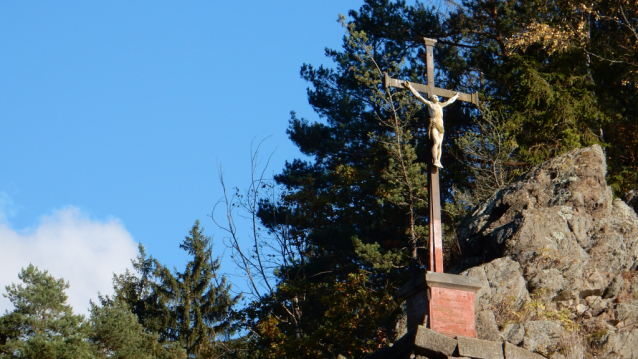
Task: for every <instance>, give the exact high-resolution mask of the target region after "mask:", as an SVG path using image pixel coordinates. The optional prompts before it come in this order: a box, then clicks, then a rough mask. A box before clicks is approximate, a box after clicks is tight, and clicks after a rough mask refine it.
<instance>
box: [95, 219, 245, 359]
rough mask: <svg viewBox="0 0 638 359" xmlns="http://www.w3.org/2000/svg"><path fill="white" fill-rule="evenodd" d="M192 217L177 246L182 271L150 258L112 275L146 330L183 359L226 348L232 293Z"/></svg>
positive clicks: (118, 297)
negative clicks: (181, 255)
mask: <svg viewBox="0 0 638 359" xmlns="http://www.w3.org/2000/svg"><path fill="white" fill-rule="evenodd" d="M203 231H204V230H203V228H200V223H199V221H196V222H195V224H194V225H193V227H192V228H191V230H190V231H189V235H188V236H186V238H185V239H184V241H183V242H182V243H181V244H180V248H181V249H183V250H185V251H186V252H187V253H188V254H189V255H190V256H191V260H190V261H189V262H188V263H186V268H185V269H184V271H183V272H180V271H178V270H177V269H175V270H173V271H171V270H170V269H168V268H167V267H166V266H164V265H162V264H161V263H160V262H158V261H157V260H156V259H154V258H153V257H152V256H151V257H147V256H146V253H145V251H144V248H143V247H141V246H140V254H139V256H138V258H137V259H136V260H134V261H133V267H134V269H135V271H136V272H137V275H136V274H133V273H130V272H127V273H125V274H123V275H119V276H116V277H115V278H114V287H115V295H114V297H113V298H107V299H108V300H109V301H111V302H117V303H122V304H124V305H126V307H127V308H128V309H129V310H130V311H131V312H132V313H133V314H135V315H136V316H137V317H138V319H139V322H140V324H141V325H142V326H143V327H144V328H145V330H146V331H147V332H151V333H158V334H159V342H160V343H163V345H169V346H170V345H173V344H176V345H178V346H180V347H181V348H183V349H184V350H185V351H186V353H187V355H188V357H193V358H207V357H210V356H217V355H220V354H228V353H229V352H232V351H233V350H234V349H233V340H232V336H233V334H234V333H235V325H234V324H235V320H236V316H235V310H234V306H235V305H236V303H237V301H238V297H237V296H233V295H231V293H230V284H228V283H227V281H226V278H225V277H224V276H221V277H220V276H218V270H219V266H220V264H219V259H217V260H215V259H213V256H212V243H211V238H210V237H208V236H205V235H204V232H203Z"/></svg>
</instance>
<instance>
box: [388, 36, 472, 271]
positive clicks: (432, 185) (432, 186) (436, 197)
mask: <svg viewBox="0 0 638 359" xmlns="http://www.w3.org/2000/svg"><path fill="white" fill-rule="evenodd" d="M424 40H425V48H426V66H427V85H422V84H415V83H412V82H410V85H411V86H412V87H413V88H414V89H415V90H417V91H418V92H419V93H421V95H422V96H423V97H424V98H428V95H431V94H434V95H437V96H441V97H452V96H454V94H456V92H455V91H451V90H446V89H442V88H438V87H435V86H434V52H433V49H432V48H433V46H434V44H436V40H434V39H428V38H424ZM404 82H405V81H403V80H397V79H393V78H391V77H390V76H388V74H385V78H384V86H385V88H386V89H389V88H390V87H396V88H400V89H403V88H404V87H403V83H404ZM458 99H459V100H461V101H464V102H470V103H473V104H475V105H476V106H478V105H479V99H478V92H474V93H473V94H466V93H461V94H459V97H458ZM429 162H430V163H428V173H429V176H428V178H429V181H428V192H429V195H430V206H429V207H430V223H429V225H430V268H429V270H430V271H432V272H439V273H443V235H442V233H441V192H440V189H439V168H438V167H436V166H434V165H433V164H432V161H429Z"/></svg>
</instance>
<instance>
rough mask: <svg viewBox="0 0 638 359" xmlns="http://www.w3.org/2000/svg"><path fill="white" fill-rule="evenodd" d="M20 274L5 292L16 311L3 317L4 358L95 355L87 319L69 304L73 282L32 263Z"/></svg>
mask: <svg viewBox="0 0 638 359" xmlns="http://www.w3.org/2000/svg"><path fill="white" fill-rule="evenodd" d="M18 277H19V278H20V280H21V281H22V282H23V284H18V285H16V284H15V283H14V284H12V285H10V286H7V287H6V291H7V293H6V294H3V295H4V296H5V297H6V298H9V300H10V301H11V303H12V304H13V306H14V310H13V311H11V312H7V313H5V315H3V316H2V318H0V357H3V358H91V357H92V351H91V347H90V345H89V343H88V342H87V341H86V340H85V339H86V333H87V330H86V328H85V327H84V326H83V321H84V318H83V316H81V315H74V314H73V311H72V309H71V306H69V305H68V304H66V300H67V296H66V294H65V293H64V291H65V290H66V289H68V288H69V284H68V283H67V282H65V281H64V280H63V279H58V280H56V279H55V278H53V276H51V275H49V273H48V272H47V271H41V270H39V269H38V268H37V267H34V266H33V265H31V264H30V265H29V266H28V267H27V268H23V269H22V270H21V271H20V274H19V275H18Z"/></svg>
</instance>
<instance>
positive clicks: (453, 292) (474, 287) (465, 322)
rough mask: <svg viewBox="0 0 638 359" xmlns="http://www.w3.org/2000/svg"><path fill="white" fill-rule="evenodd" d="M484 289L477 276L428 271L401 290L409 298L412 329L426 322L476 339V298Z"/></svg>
mask: <svg viewBox="0 0 638 359" xmlns="http://www.w3.org/2000/svg"><path fill="white" fill-rule="evenodd" d="M479 289H481V285H480V283H479V282H478V281H477V280H475V279H474V278H470V277H466V276H461V275H455V274H446V273H436V272H426V273H424V274H422V275H420V276H417V277H415V278H413V279H412V280H411V281H410V282H408V283H407V284H406V285H404V286H403V287H402V288H401V289H400V290H399V295H400V296H401V297H403V298H405V300H406V305H407V315H408V330H412V329H415V328H417V327H418V326H419V325H425V326H427V327H428V328H430V329H432V330H434V331H435V332H437V333H440V334H444V335H447V336H449V337H452V338H454V337H456V336H459V335H460V336H464V337H468V338H476V323H475V319H474V315H475V305H476V304H475V301H476V292H477V291H478V290H479Z"/></svg>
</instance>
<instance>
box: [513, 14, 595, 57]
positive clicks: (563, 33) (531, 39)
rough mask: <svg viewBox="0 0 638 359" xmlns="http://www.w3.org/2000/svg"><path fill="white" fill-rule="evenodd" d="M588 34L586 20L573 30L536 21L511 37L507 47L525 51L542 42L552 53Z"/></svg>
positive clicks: (566, 47)
mask: <svg viewBox="0 0 638 359" xmlns="http://www.w3.org/2000/svg"><path fill="white" fill-rule="evenodd" d="M585 36H586V32H585V22H584V21H581V22H579V23H578V24H577V27H576V29H574V30H571V29H567V28H566V27H563V28H557V27H552V26H550V25H548V24H544V23H538V22H534V23H532V24H530V25H528V26H527V28H526V29H525V30H523V31H521V32H520V33H518V34H516V35H514V36H513V37H511V38H509V39H508V41H507V48H508V49H509V50H515V49H521V50H523V51H525V50H526V49H527V48H528V47H529V46H531V45H533V44H542V45H543V47H544V48H545V49H546V50H547V52H548V53H549V54H550V55H551V54H552V53H554V52H562V51H565V50H567V49H568V48H569V47H570V46H571V45H572V44H573V42H574V40H575V39H579V38H582V37H585Z"/></svg>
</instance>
